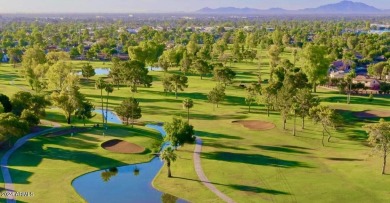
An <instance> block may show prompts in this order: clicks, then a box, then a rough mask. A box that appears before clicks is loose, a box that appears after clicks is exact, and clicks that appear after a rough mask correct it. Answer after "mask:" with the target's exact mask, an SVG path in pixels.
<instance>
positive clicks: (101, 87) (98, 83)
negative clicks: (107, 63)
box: [95, 78, 107, 124]
mask: <svg viewBox="0 0 390 203" xmlns="http://www.w3.org/2000/svg"><path fill="white" fill-rule="evenodd" d="M106 85H107V84H106V82H105V81H104V80H103V78H99V79H98V80H96V82H95V88H96V89H98V90H100V100H101V103H102V117H103V124H104V119H105V116H104V104H103V90H104V89H105V88H106Z"/></svg>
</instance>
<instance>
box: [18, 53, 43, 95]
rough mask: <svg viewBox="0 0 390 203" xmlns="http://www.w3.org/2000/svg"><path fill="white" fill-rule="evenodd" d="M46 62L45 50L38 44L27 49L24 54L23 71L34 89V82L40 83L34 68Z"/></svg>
mask: <svg viewBox="0 0 390 203" xmlns="http://www.w3.org/2000/svg"><path fill="white" fill-rule="evenodd" d="M44 63H46V55H45V52H44V51H43V50H42V49H41V48H40V47H38V46H34V47H32V48H29V49H27V50H26V51H25V52H24V54H23V58H22V67H23V71H22V73H23V75H24V77H25V78H26V80H27V82H28V83H29V85H30V86H31V88H32V89H34V84H38V80H39V77H38V76H37V75H36V74H35V71H34V70H35V68H36V67H37V66H38V65H42V64H44Z"/></svg>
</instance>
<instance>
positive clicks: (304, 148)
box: [280, 145, 313, 150]
mask: <svg viewBox="0 0 390 203" xmlns="http://www.w3.org/2000/svg"><path fill="white" fill-rule="evenodd" d="M280 146H281V147H288V148H293V149H303V150H313V149H311V148H307V147H298V146H293V145H280Z"/></svg>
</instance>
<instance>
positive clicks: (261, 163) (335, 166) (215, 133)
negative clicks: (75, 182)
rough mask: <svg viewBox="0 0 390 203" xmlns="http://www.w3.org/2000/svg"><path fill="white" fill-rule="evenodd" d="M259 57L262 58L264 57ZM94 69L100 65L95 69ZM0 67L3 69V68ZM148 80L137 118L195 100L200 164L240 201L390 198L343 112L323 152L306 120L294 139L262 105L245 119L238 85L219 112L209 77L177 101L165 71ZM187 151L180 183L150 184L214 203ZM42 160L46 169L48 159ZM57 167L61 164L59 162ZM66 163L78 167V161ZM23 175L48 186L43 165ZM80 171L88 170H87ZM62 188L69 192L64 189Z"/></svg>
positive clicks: (249, 76) (244, 68)
mask: <svg viewBox="0 0 390 203" xmlns="http://www.w3.org/2000/svg"><path fill="white" fill-rule="evenodd" d="M265 55H266V54H265V53H263V56H265ZM283 57H284V58H291V55H290V54H285V55H284V56H283ZM78 63H79V62H78ZM266 63H267V61H266V60H264V61H263V67H262V71H263V76H262V78H263V79H266V78H267V77H268V76H267V75H268V73H267V66H266ZM101 65H102V64H101ZM105 65H106V66H108V64H105ZM233 65H234V69H235V70H236V71H237V72H238V77H237V81H238V82H237V83H239V82H240V81H244V82H249V81H256V75H255V74H254V73H253V72H254V71H256V70H257V62H256V61H255V62H254V63H239V64H233ZM95 66H96V67H100V64H99V65H95ZM3 69H5V68H2V69H1V70H3ZM6 69H7V71H8V70H9V68H6ZM173 71H175V70H173ZM9 73H11V72H9ZM151 74H152V75H153V76H154V79H155V80H154V81H155V82H154V83H153V87H151V88H140V89H139V93H136V94H135V97H136V98H138V99H139V101H140V104H141V106H142V111H143V118H142V120H144V121H169V120H170V119H171V117H172V116H173V115H177V116H183V117H185V116H186V114H185V113H186V112H185V111H184V110H182V107H181V101H182V99H183V98H185V97H191V98H192V99H194V101H195V106H194V108H193V109H191V119H192V120H191V123H192V124H193V125H194V126H195V129H196V131H197V135H199V136H201V137H202V139H203V140H204V148H203V151H204V153H203V154H202V166H203V168H204V170H205V173H206V175H207V176H208V178H209V179H210V180H211V181H212V182H213V183H215V184H216V186H217V188H219V189H220V190H221V191H223V192H225V193H227V194H228V195H229V196H231V197H233V198H234V199H235V200H237V201H238V202H248V201H254V202H261V201H276V202H287V201H298V202H311V201H312V200H314V199H316V201H323V202H334V201H336V200H337V201H344V202H352V201H363V202H372V201H375V202H381V201H382V202H383V201H386V200H389V196H388V193H387V191H386V190H385V189H384V188H385V186H386V185H388V184H389V179H388V178H387V176H381V175H380V166H381V159H380V158H379V157H369V156H368V155H369V153H370V149H369V148H368V147H367V146H366V145H365V142H364V140H365V139H366V135H365V133H364V132H363V131H362V129H361V126H362V125H363V123H362V122H361V121H357V120H353V117H352V116H351V115H350V114H346V119H347V120H349V121H351V122H348V125H346V126H345V127H344V128H343V130H342V131H340V132H337V133H334V135H335V138H334V139H333V140H332V143H329V144H327V147H325V148H324V147H322V146H321V141H320V139H321V136H320V126H314V125H312V124H311V122H307V129H306V130H305V131H303V132H301V131H299V132H298V136H297V137H293V136H291V132H290V131H291V129H292V126H291V123H292V122H291V121H289V125H288V126H287V128H288V129H289V131H283V130H282V129H281V120H280V117H279V115H278V114H277V113H274V114H272V115H271V117H269V118H268V117H266V115H265V113H264V110H263V109H262V107H255V108H254V113H251V114H248V113H247V107H245V105H244V97H245V91H244V90H242V89H240V88H238V87H237V84H236V85H233V86H229V87H228V88H227V92H226V93H227V95H228V97H227V99H226V101H225V102H223V104H222V105H221V107H220V108H219V109H217V110H216V111H213V107H212V105H211V104H209V103H208V102H207V101H206V100H207V94H208V92H209V91H210V90H211V89H212V88H213V87H214V86H215V82H214V81H212V80H211V79H210V78H204V79H203V80H200V78H199V77H198V76H196V75H194V76H190V77H189V88H188V89H186V90H185V92H182V93H179V97H180V98H179V99H178V100H175V98H174V95H173V94H170V95H169V96H165V95H164V94H163V93H162V85H161V81H160V80H161V77H162V76H163V73H161V72H151ZM96 78H97V77H94V79H96ZM21 83H24V82H23V81H21ZM82 84H83V88H82V92H83V93H85V94H86V95H87V97H88V98H89V99H91V100H92V101H93V102H95V105H96V106H100V105H99V103H98V102H99V98H100V97H99V94H100V92H99V91H97V90H95V89H94V85H93V82H90V83H89V84H87V83H85V82H83V83H82ZM0 85H3V86H5V85H7V82H4V79H3V80H0ZM8 87H9V85H7V88H8ZM13 91H15V90H13V89H12V90H11V89H10V90H9V91H8V92H10V93H11V92H13ZM131 95H132V94H131V93H130V91H129V88H124V87H123V88H121V89H120V90H119V91H118V90H115V91H114V93H113V94H112V99H111V100H110V107H114V106H116V105H118V104H119V103H120V102H121V100H122V98H123V97H130V96H131ZM319 96H320V97H322V98H323V99H322V100H323V101H324V103H330V104H332V105H335V106H337V107H343V108H348V109H350V110H353V111H360V110H366V109H377V108H381V109H388V104H387V102H388V99H379V98H376V99H375V100H374V102H373V103H372V104H370V105H367V103H368V100H367V99H366V98H364V97H354V99H353V101H356V102H361V103H360V104H351V105H346V104H343V102H345V96H343V95H338V94H335V93H334V92H328V91H323V92H320V93H319ZM48 118H49V119H53V118H54V119H56V120H63V118H62V116H61V113H60V112H58V111H57V110H50V112H49V115H48ZM238 119H260V120H266V121H270V122H274V123H275V124H277V128H275V129H273V130H271V131H263V132H256V131H250V130H248V129H245V128H243V127H241V126H238V125H232V124H231V121H233V120H238ZM95 120H96V121H100V119H99V118H95ZM34 146H35V145H34ZM77 150H80V149H77ZM192 150H193V146H192V145H187V146H185V147H184V148H183V149H180V150H179V151H178V155H179V157H181V158H179V159H178V161H177V162H176V163H175V164H174V165H173V168H172V170H173V174H174V176H177V177H182V178H173V179H168V178H166V174H165V170H166V169H163V170H162V171H161V172H160V174H159V175H158V176H157V177H156V179H155V181H154V185H155V186H156V187H157V188H158V189H160V190H163V191H164V192H168V193H170V194H172V195H175V196H178V197H181V198H184V199H188V200H191V201H194V202H204V201H209V202H213V201H215V200H217V199H216V196H215V195H213V194H211V193H210V192H209V191H207V189H206V188H205V187H204V186H202V185H201V184H200V183H199V182H197V181H196V180H197V178H196V174H195V171H194V169H193V164H192V160H190V159H191V158H192V157H191V153H190V152H191V151H192ZM21 152H22V151H21ZM47 159H48V158H47ZM43 160H46V158H45V159H43ZM17 161H18V160H17ZM47 161H48V163H49V161H52V160H51V159H48V160H47ZM57 161H61V162H62V160H57ZM41 163H45V161H42V162H41ZM72 164H73V165H75V166H76V163H72ZM77 166H78V167H80V166H85V164H81V163H79V164H77ZM47 167H49V165H47ZM85 167H87V166H85ZM88 167H89V168H90V169H91V168H93V167H91V166H88ZM100 168H101V167H100ZM28 169H29V170H30V171H31V172H32V174H31V176H29V178H27V181H28V182H29V183H30V184H20V185H19V187H25V189H27V188H28V187H30V188H36V187H37V185H38V184H40V183H44V182H47V181H43V180H41V179H44V178H43V177H45V176H44V175H43V176H40V178H38V177H36V179H33V178H34V177H35V176H36V174H38V173H37V172H39V171H40V170H39V169H41V164H40V167H39V168H33V167H29V168H28ZM66 171H68V170H66V169H64V172H66ZM83 171H84V172H87V171H89V170H87V168H85V170H83ZM83 171H81V170H80V172H79V173H80V174H82V173H83ZM46 175H48V176H49V177H53V176H54V175H53V174H46ZM70 176H71V175H70ZM73 176H76V173H73ZM183 178H187V179H183ZM33 180H34V181H33ZM194 180H195V181H194ZM25 183H27V182H25ZM64 187H66V188H67V190H72V189H71V188H70V187H69V185H67V186H66V185H65V186H64ZM45 191H47V190H45ZM64 198H65V197H64Z"/></svg>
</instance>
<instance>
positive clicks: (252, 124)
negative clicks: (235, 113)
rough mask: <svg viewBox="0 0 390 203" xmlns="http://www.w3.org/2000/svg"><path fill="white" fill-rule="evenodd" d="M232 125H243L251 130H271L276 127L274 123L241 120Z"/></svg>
mask: <svg viewBox="0 0 390 203" xmlns="http://www.w3.org/2000/svg"><path fill="white" fill-rule="evenodd" d="M232 123H235V124H241V125H243V126H244V127H245V128H248V129H250V130H271V129H273V128H275V125H274V124H273V123H270V122H265V121H255V120H240V121H233V122H232Z"/></svg>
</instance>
